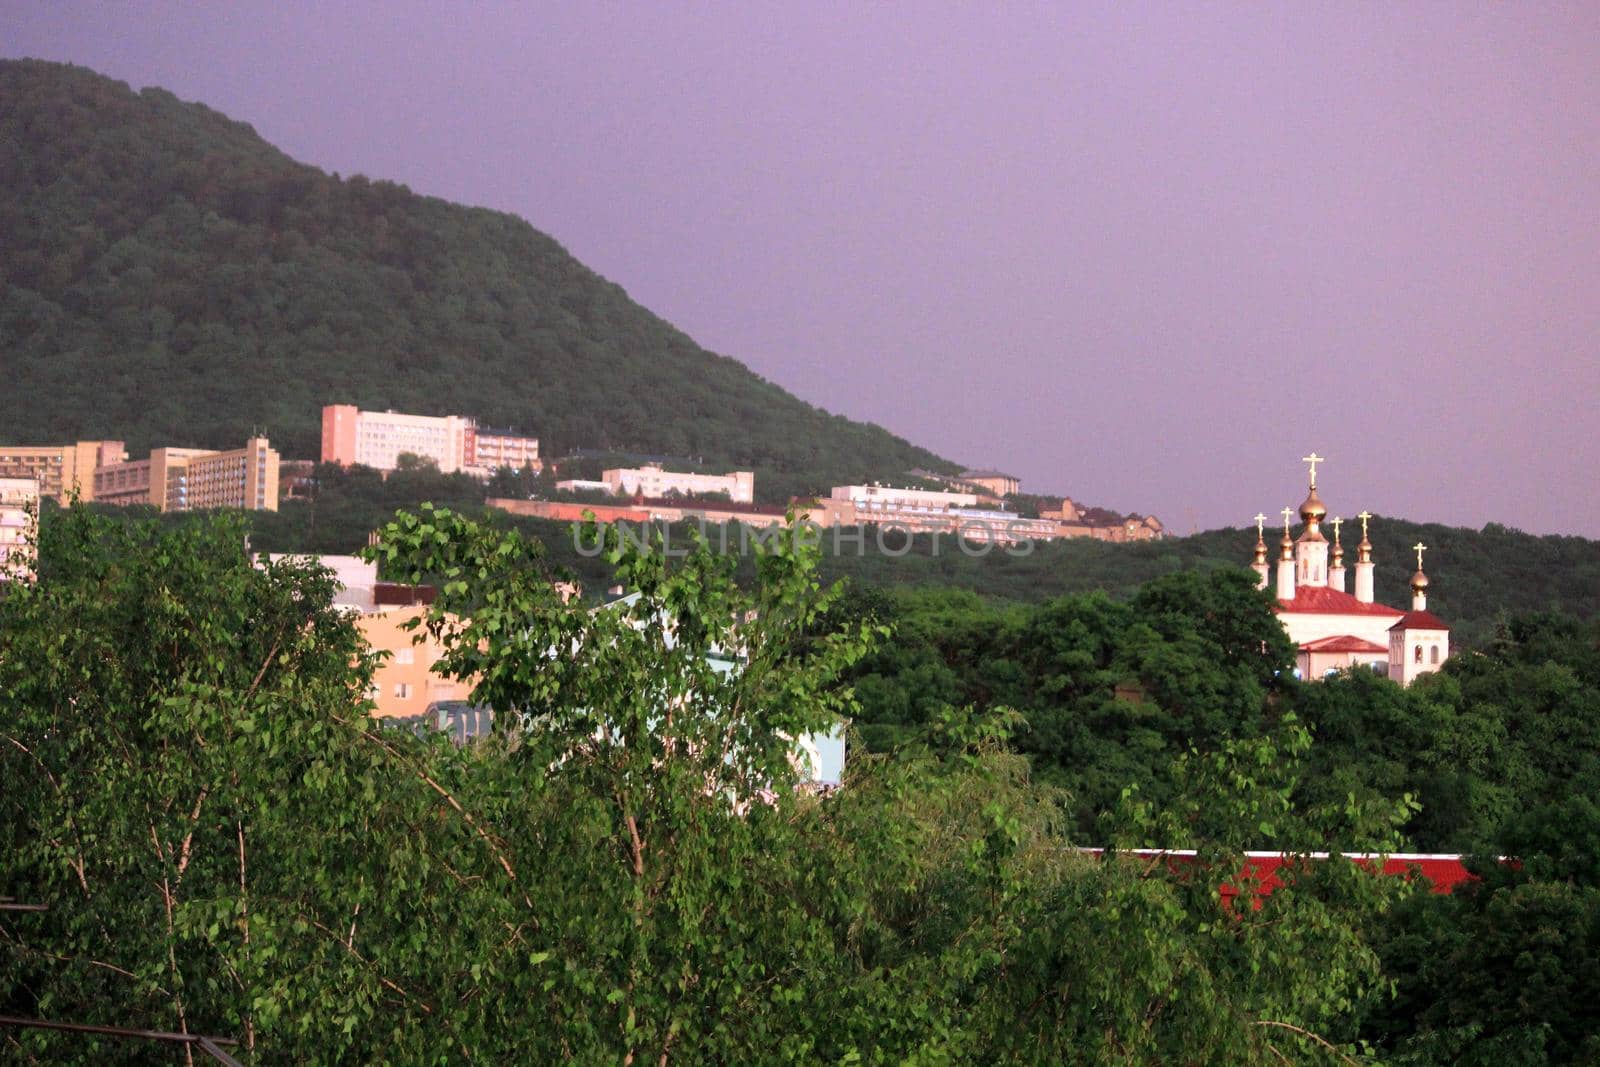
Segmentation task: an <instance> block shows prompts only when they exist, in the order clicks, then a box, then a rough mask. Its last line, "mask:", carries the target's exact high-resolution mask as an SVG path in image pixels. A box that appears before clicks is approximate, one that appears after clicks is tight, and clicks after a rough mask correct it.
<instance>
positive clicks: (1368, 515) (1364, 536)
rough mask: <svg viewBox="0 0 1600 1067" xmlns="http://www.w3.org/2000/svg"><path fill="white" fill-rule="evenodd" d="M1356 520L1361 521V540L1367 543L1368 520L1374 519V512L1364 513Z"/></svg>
mask: <svg viewBox="0 0 1600 1067" xmlns="http://www.w3.org/2000/svg"><path fill="white" fill-rule="evenodd" d="M1356 518H1358V519H1360V520H1361V540H1363V541H1365V540H1366V539H1367V520H1368V519H1370V518H1372V512H1370V511H1363V512H1362V513H1361V514H1359V515H1357V516H1356Z"/></svg>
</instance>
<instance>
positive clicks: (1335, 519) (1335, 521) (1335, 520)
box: [1328, 515, 1344, 544]
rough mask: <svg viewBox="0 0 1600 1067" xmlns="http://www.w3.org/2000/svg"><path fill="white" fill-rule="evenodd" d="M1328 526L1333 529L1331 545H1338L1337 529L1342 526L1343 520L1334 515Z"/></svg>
mask: <svg viewBox="0 0 1600 1067" xmlns="http://www.w3.org/2000/svg"><path fill="white" fill-rule="evenodd" d="M1328 525H1329V526H1332V527H1333V543H1334V544H1338V543H1339V527H1340V526H1342V525H1344V520H1343V519H1341V518H1340V517H1339V516H1337V515H1335V516H1334V517H1333V521H1332V522H1330V523H1328Z"/></svg>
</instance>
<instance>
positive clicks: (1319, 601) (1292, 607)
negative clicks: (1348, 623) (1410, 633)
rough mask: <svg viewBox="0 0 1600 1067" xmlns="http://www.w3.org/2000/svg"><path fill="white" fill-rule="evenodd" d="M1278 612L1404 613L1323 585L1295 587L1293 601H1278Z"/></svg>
mask: <svg viewBox="0 0 1600 1067" xmlns="http://www.w3.org/2000/svg"><path fill="white" fill-rule="evenodd" d="M1278 610H1279V611H1288V612H1294V613H1296V614H1302V615H1393V616H1395V617H1396V618H1399V617H1400V616H1402V615H1404V614H1405V612H1403V611H1401V610H1400V609H1399V608H1391V607H1388V606H1386V605H1384V604H1367V603H1364V602H1362V601H1360V600H1357V599H1356V598H1355V597H1353V596H1351V595H1350V594H1349V593H1341V592H1339V590H1337V589H1331V588H1329V587H1328V586H1325V585H1297V586H1295V590H1294V599H1293V600H1280V601H1278Z"/></svg>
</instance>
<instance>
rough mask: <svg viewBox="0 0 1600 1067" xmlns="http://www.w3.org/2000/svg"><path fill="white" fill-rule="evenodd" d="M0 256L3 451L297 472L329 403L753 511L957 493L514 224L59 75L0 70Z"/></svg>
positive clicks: (172, 105) (921, 453) (161, 96)
mask: <svg viewBox="0 0 1600 1067" xmlns="http://www.w3.org/2000/svg"><path fill="white" fill-rule="evenodd" d="M0 242H3V243H0V249H3V254H0V362H3V364H4V367H5V371H6V376H7V378H8V385H9V389H8V390H7V398H8V399H7V400H6V402H5V403H4V421H3V422H0V435H3V436H0V440H5V441H11V442H47V441H57V440H66V439H71V438H96V437H120V438H124V439H126V440H127V441H128V444H129V446H130V448H131V449H132V450H133V451H135V452H136V453H137V452H139V451H141V450H143V449H146V448H148V447H151V446H159V445H166V444H173V445H197V446H229V447H231V446H235V445H237V444H238V443H239V442H240V440H241V439H242V438H243V437H244V436H245V435H246V434H247V433H249V432H250V431H252V430H257V429H259V430H261V431H264V432H266V433H267V434H268V435H269V436H270V437H271V438H272V439H273V441H274V443H275V444H276V445H277V446H278V447H279V448H280V450H281V451H282V453H283V454H284V455H285V456H286V457H308V458H309V457H315V455H316V454H317V449H318V440H319V432H320V431H319V421H318V419H319V409H320V408H321V406H322V405H323V404H325V403H335V402H342V403H354V404H358V405H361V406H364V407H370V408H379V409H382V408H394V409H396V410H403V411H415V412H418V413H424V414H453V413H460V414H467V415H473V416H476V417H477V418H479V419H480V421H483V422H485V423H488V424H492V425H497V426H504V425H510V426H514V427H517V428H519V429H522V430H523V431H525V432H529V433H534V434H536V435H538V436H539V437H540V438H541V439H542V441H543V445H544V450H545V452H546V453H547V454H556V453H559V452H563V451H566V450H568V449H574V448H605V449H615V450H622V451H634V452H646V453H655V454H666V455H677V456H698V457H704V459H705V462H706V463H707V464H722V463H729V464H733V463H736V464H740V465H748V466H753V467H754V468H755V469H756V470H757V472H758V475H759V476H758V479H757V483H756V484H757V488H758V491H760V492H761V494H762V496H763V497H766V498H769V499H776V498H781V497H783V496H786V495H787V494H789V493H798V492H805V491H811V490H815V489H821V488H825V487H826V486H828V485H830V484H835V483H838V482H842V481H854V480H860V479H862V478H868V477H886V476H889V475H894V474H898V473H899V472H901V471H904V470H906V469H908V468H912V467H931V468H934V469H939V470H953V469H955V468H954V465H952V464H950V463H948V462H946V461H944V460H942V459H940V458H939V457H938V456H935V455H933V454H932V453H930V452H928V451H926V450H925V449H921V448H917V447H916V446H914V445H912V444H910V443H909V442H907V441H905V440H902V439H901V438H898V437H895V436H893V435H891V434H889V433H888V432H886V431H884V430H883V429H881V428H879V427H876V426H872V425H868V424H864V423H858V422H852V421H850V420H848V419H845V418H842V417H839V416H834V415H830V414H828V413H827V412H825V411H823V410H821V409H819V408H816V407H813V406H811V405H809V404H806V403H804V402H803V401H801V400H799V399H797V398H795V397H794V396H792V395H790V394H789V393H786V392H785V391H784V390H782V389H780V388H778V387H777V386H775V385H773V384H771V383H770V382H767V381H765V380H763V379H762V378H760V377H759V376H757V375H755V374H753V373H751V372H750V371H749V370H748V369H746V368H745V367H744V366H742V365H741V364H740V363H738V362H737V361H735V360H733V359H729V358H727V357H724V356H719V355H716V354H714V353H711V352H707V351H706V350H704V349H702V348H701V347H700V346H698V345H697V344H695V343H694V341H693V340H692V339H690V338H689V337H687V336H685V335H684V334H683V333H682V332H680V331H679V330H677V329H675V328H674V327H673V326H672V325H671V324H669V323H667V322H664V321H663V320H662V319H660V318H658V317H657V316H655V315H654V314H652V313H651V312H649V311H648V310H647V309H645V308H643V307H640V306H639V305H638V304H636V303H635V302H634V301H632V300H630V299H629V298H628V295H627V293H625V292H624V291H623V290H622V289H621V288H620V287H619V286H617V285H615V284H613V283H611V282H609V281H607V280H606V279H604V278H602V277H600V276H599V275H598V274H596V273H595V272H593V271H592V270H590V269H589V268H587V267H585V266H584V265H583V264H582V263H580V262H579V261H578V260H577V259H575V258H573V256H572V255H571V254H569V253H568V252H567V251H566V250H565V249H564V248H562V247H561V246H560V245H559V244H558V243H557V242H556V241H555V240H553V239H552V238H550V237H549V236H547V235H545V234H543V233H540V232H539V231H538V230H535V229H534V228H533V227H532V226H530V225H529V224H528V223H527V222H525V221H523V220H522V219H520V218H516V217H514V216H512V215H507V214H504V213H501V212H495V211H488V210H484V209H480V208H469V207H463V206H460V205H457V204H451V203H448V202H446V201H443V200H439V199H435V198H432V197H424V196H418V195H416V194H414V193H412V192H411V191H410V190H408V189H407V188H406V187H405V186H402V185H397V184H394V183H391V182H385V181H371V180H368V179H367V178H365V177H361V176H354V177H350V178H343V179H342V178H340V177H339V176H338V175H328V174H325V173H323V172H322V171H320V170H317V169H316V168H314V167H309V166H305V165H303V164H301V163H297V162H296V161H294V160H293V159H290V158H289V157H288V156H286V155H284V154H283V153H282V152H280V151H278V150H277V149H276V148H274V147H273V146H272V145H270V144H268V143H267V142H265V141H263V140H262V139H261V138H260V137H259V136H257V135H256V133H255V131H254V130H252V129H251V128H250V127H249V126H247V125H245V124H243V123H239V122H234V121H232V120H230V119H228V118H227V117H225V116H223V115H221V114H218V113H217V112H215V111H212V110H211V109H209V108H206V107H204V106H201V105H199V104H190V103H184V102H182V101H180V100H178V99H177V98H176V97H174V96H173V95H172V94H170V93H168V92H165V91H163V90H160V89H145V90H143V91H142V92H137V93H136V92H133V91H132V90H130V89H129V88H128V86H126V85H125V84H123V83H121V82H116V81H112V80H110V79H108V78H105V77H102V76H100V75H98V74H95V73H93V72H92V71H89V70H85V69H83V68H81V67H72V66H65V65H61V64H55V63H44V62H39V61H33V60H20V61H4V62H0ZM23 397H26V398H27V401H26V403H23V402H21V401H20V399H19V398H23Z"/></svg>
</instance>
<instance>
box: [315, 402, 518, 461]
mask: <svg viewBox="0 0 1600 1067" xmlns="http://www.w3.org/2000/svg"><path fill="white" fill-rule="evenodd" d="M471 426H472V420H471V419H469V418H466V417H465V416H462V415H407V414H403V413H401V412H397V411H362V410H360V409H358V408H357V407H356V406H355V405H354V404H328V405H327V406H325V407H324V408H323V409H322V462H324V463H338V464H342V465H343V466H346V467H348V466H351V465H352V464H357V463H359V464H361V465H362V466H366V467H372V468H374V469H375V470H380V471H392V470H395V469H396V468H397V467H398V466H399V465H400V457H401V456H403V455H407V454H410V455H413V456H416V457H418V458H419V459H431V460H432V461H433V462H434V463H436V464H437V465H438V467H439V470H441V471H443V472H444V473H446V474H450V473H453V472H455V471H459V470H463V469H464V468H466V467H467V466H468V463H467V431H468V429H469V428H470V427H471ZM536 447H537V445H536Z"/></svg>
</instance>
